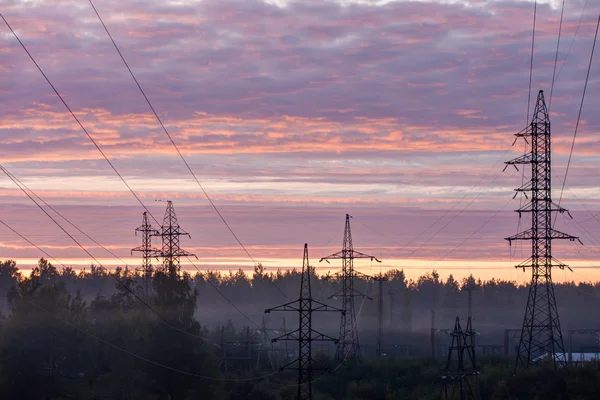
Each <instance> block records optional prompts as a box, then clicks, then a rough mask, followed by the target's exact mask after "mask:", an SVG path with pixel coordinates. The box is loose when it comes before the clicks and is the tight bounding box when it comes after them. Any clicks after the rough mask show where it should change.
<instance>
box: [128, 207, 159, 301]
mask: <svg viewBox="0 0 600 400" xmlns="http://www.w3.org/2000/svg"><path fill="white" fill-rule="evenodd" d="M138 232H140V233H141V234H142V245H141V246H138V247H135V248H133V249H131V253H132V254H133V252H134V251H135V252H141V253H142V274H143V276H144V294H145V295H146V296H148V295H149V294H150V286H151V285H150V283H151V281H152V257H156V256H157V255H158V254H160V250H158V249H155V248H153V247H152V236H157V235H158V234H159V233H158V231H157V230H156V229H154V228H152V225H151V224H150V220H149V219H148V213H147V212H144V214H143V217H142V225H141V226H140V227H138V228H136V229H135V234H136V236H137V233H138Z"/></svg>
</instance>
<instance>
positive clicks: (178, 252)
mask: <svg viewBox="0 0 600 400" xmlns="http://www.w3.org/2000/svg"><path fill="white" fill-rule="evenodd" d="M156 236H160V237H162V249H161V251H160V254H159V255H160V256H161V257H162V259H163V268H164V270H165V271H166V272H167V273H168V274H169V277H170V278H171V279H176V278H177V276H178V274H179V269H180V268H181V263H180V260H179V257H182V256H183V257H196V255H195V254H192V253H190V252H187V251H185V250H182V249H181V248H180V247H179V237H180V236H187V237H190V234H189V233H187V232H185V231H183V230H181V228H180V227H179V222H177V215H175V208H174V207H173V203H172V202H171V201H170V200H169V201H167V209H166V211H165V217H164V219H163V225H162V227H161V231H160V233H159V234H158V235H156ZM196 259H198V257H196Z"/></svg>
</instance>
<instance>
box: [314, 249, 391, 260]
mask: <svg viewBox="0 0 600 400" xmlns="http://www.w3.org/2000/svg"><path fill="white" fill-rule="evenodd" d="M342 258H370V259H371V261H373V260H374V261H377V262H381V260H379V259H378V258H377V257H375V256H371V255H369V254H365V253H361V252H360V251H356V250H351V251H348V250H341V251H338V252H337V253H333V254H330V255H328V256H326V257H323V258H321V259H320V260H319V262H321V261H323V260H325V261H327V260H336V259H342Z"/></svg>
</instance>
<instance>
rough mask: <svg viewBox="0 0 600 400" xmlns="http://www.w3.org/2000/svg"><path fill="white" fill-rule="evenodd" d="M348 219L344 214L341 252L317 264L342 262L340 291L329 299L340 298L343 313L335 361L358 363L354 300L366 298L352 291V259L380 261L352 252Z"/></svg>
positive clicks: (353, 275) (358, 346) (360, 355)
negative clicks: (349, 359) (344, 360)
mask: <svg viewBox="0 0 600 400" xmlns="http://www.w3.org/2000/svg"><path fill="white" fill-rule="evenodd" d="M350 218H351V216H350V215H348V214H346V225H345V227H344V243H343V246H342V251H338V252H337V253H333V254H331V255H329V256H327V257H323V258H321V259H320V260H319V262H321V261H323V260H325V261H327V262H329V261H328V260H334V259H341V260H342V273H341V280H342V290H340V291H338V292H336V293H334V294H332V295H331V296H330V297H329V298H332V297H338V296H341V297H342V311H343V313H342V318H341V321H340V335H339V341H338V345H337V348H336V351H335V358H336V359H337V360H343V359H345V358H353V359H355V360H357V361H360V360H361V359H362V353H361V349H360V343H359V341H358V325H357V323H356V314H355V311H354V298H355V297H368V296H366V295H365V294H363V293H361V292H359V291H358V290H356V289H354V278H355V277H356V276H357V273H356V272H355V271H354V259H355V258H370V259H371V261H373V260H375V261H377V262H381V261H380V260H378V259H377V258H376V257H375V256H370V255H368V254H364V253H361V252H359V251H355V250H354V247H353V246H352V232H351V231H350ZM369 299H370V298H369Z"/></svg>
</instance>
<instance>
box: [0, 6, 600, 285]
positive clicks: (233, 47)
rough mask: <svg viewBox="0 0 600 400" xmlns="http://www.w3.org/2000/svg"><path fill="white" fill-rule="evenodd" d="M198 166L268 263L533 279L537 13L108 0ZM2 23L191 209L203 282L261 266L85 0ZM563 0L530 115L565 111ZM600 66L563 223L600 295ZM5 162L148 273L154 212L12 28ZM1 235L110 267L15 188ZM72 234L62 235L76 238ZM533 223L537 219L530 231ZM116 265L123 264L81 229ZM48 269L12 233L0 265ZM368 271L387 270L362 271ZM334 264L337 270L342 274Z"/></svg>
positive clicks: (0, 150)
mask: <svg viewBox="0 0 600 400" xmlns="http://www.w3.org/2000/svg"><path fill="white" fill-rule="evenodd" d="M95 6H96V8H97V9H98V12H99V13H100V15H101V16H102V17H103V18H104V20H105V23H106V24H107V26H108V29H109V30H110V31H111V33H112V35H113V37H114V39H115V40H116V42H117V44H118V45H119V47H120V48H121V50H122V52H123V55H124V57H125V58H126V59H127V60H128V62H129V63H130V66H131V68H132V70H133V71H134V73H135V74H136V76H137V78H138V80H139V82H140V84H141V85H142V87H143V88H144V90H145V91H146V93H147V95H148V97H149V98H150V100H151V102H152V103H153V105H154V107H155V109H156V110H157V112H158V114H159V116H160V117H161V119H162V120H163V122H164V123H165V125H166V127H167V129H168V130H169V132H170V133H171V135H172V136H173V139H174V140H175V142H176V143H177V145H178V146H179V147H180V149H181V151H182V152H183V154H184V156H185V157H186V159H187V160H188V162H189V164H190V166H191V168H192V169H193V171H194V172H195V173H196V175H197V177H198V179H199V180H200V181H201V183H202V184H203V186H204V188H205V189H206V191H207V192H208V193H209V195H210V196H211V198H212V200H213V201H214V202H215V204H217V206H218V207H219V209H220V211H221V212H222V214H223V216H224V217H225V218H226V219H227V221H228V222H229V224H230V225H231V227H232V228H233V230H234V231H235V233H236V234H237V235H238V237H239V238H240V240H241V241H242V242H243V243H244V244H245V245H246V246H247V249H248V251H249V252H250V253H251V255H252V256H253V257H254V258H255V259H256V260H257V261H260V262H262V263H263V264H264V265H266V266H267V267H269V268H276V267H290V266H292V267H293V266H299V265H301V256H302V245H303V243H304V242H308V243H309V247H310V252H311V258H313V259H314V262H315V264H316V262H317V261H318V258H319V257H321V256H324V255H327V254H329V253H332V252H334V251H336V250H338V249H339V248H340V247H341V242H342V235H343V226H344V216H345V214H346V213H350V214H351V215H353V217H354V218H353V220H352V223H353V225H352V226H353V234H354V243H355V248H356V249H357V250H361V251H364V252H367V253H372V254H375V255H377V256H378V257H381V258H383V259H384V262H383V263H382V264H381V268H384V269H385V268H390V267H399V268H405V270H406V271H407V274H408V275H409V276H410V277H415V276H418V274H421V273H423V271H426V270H431V269H437V270H438V271H440V273H441V275H442V276H446V275H448V274H449V273H453V274H454V275H455V276H459V277H460V276H464V275H466V274H468V273H473V274H475V275H477V276H481V277H484V278H489V277H492V276H495V277H499V278H505V279H513V280H517V281H523V280H524V279H526V278H527V274H526V273H523V272H522V271H516V270H515V269H514V268H513V267H512V266H513V265H514V264H516V263H519V262H520V261H521V260H522V259H525V258H527V256H528V249H527V246H526V245H525V246H513V248H512V249H511V248H509V246H508V243H507V242H506V241H505V240H503V238H504V237H506V236H510V235H513V234H515V233H516V232H517V229H518V215H517V214H516V213H514V212H512V210H514V209H515V208H518V206H519V198H518V197H517V198H516V199H514V200H512V195H513V193H514V192H513V189H514V188H515V187H518V186H520V184H521V179H522V176H521V173H520V172H517V171H515V170H514V169H507V170H506V171H505V172H502V169H503V162H504V161H508V160H510V159H511V158H514V157H516V156H518V154H519V152H522V151H523V143H522V142H518V143H517V145H515V147H511V145H512V143H513V139H514V136H513V134H514V133H516V132H517V131H519V130H521V129H522V128H523V127H524V126H525V125H526V121H527V111H528V107H527V100H528V95H529V91H528V86H529V72H530V57H531V41H532V21H533V8H534V7H533V2H531V1H523V0H514V1H504V0H494V1H479V0H464V1H461V0H455V1H437V0H430V1H413V2H411V1H367V0H363V1H359V0H355V1H350V0H345V1H343V0H319V1H313V0H302V1H293V0H290V1H285V0H269V1H263V0H199V1H188V0H180V1H154V0H152V1H149V0H143V1H133V0H118V1H117V0H97V1H96V3H95ZM0 12H1V13H2V14H3V15H4V17H5V18H6V19H7V21H8V22H9V23H10V24H11V26H12V27H13V29H15V31H16V33H17V35H18V36H19V37H20V38H21V40H22V41H23V42H24V44H25V45H26V46H27V47H28V49H29V51H30V52H31V54H32V55H33V56H34V57H35V58H36V60H37V61H38V63H39V65H40V66H41V67H42V69H43V70H44V71H45V72H46V74H47V75H48V77H49V79H50V80H51V81H52V82H53V84H54V85H55V86H56V88H57V90H58V91H59V92H60V93H61V94H62V95H63V96H64V98H65V100H66V101H67V103H68V104H69V106H70V107H71V108H72V109H73V110H74V112H75V113H76V115H77V117H78V118H79V119H80V120H81V122H82V123H83V125H84V126H85V127H86V129H87V130H88V131H89V133H90V135H92V137H93V138H94V139H95V140H96V141H97V143H98V144H99V145H100V147H101V148H102V150H103V151H104V152H105V153H106V155H107V156H108V157H109V159H110V160H111V161H112V162H113V163H114V165H115V167H116V168H117V169H118V171H119V172H120V173H121V174H122V175H123V177H124V178H125V179H126V180H127V182H128V183H129V184H130V186H131V188H132V189H133V190H134V191H135V192H136V194H137V195H138V196H139V197H140V199H141V200H142V201H143V202H144V203H145V204H146V206H147V207H148V208H149V209H150V210H151V211H152V213H153V214H154V215H155V217H156V218H157V219H158V220H162V214H163V213H164V208H165V203H164V202H159V201H157V200H163V201H164V200H173V202H174V204H175V207H176V210H177V213H178V216H179V220H180V224H181V226H182V228H183V229H185V230H187V231H188V232H190V234H191V239H182V246H183V247H185V248H186V249H188V250H190V251H193V252H194V253H196V254H197V255H198V257H199V259H200V260H199V262H198V266H200V267H201V268H203V269H204V268H223V269H229V268H237V267H238V266H241V267H251V266H252V262H251V261H250V260H249V259H248V257H247V256H246V254H245V253H244V251H243V250H242V249H241V248H240V247H239V245H238V244H237V242H236V241H235V239H234V238H233V236H232V235H231V234H230V233H229V231H228V230H227V228H226V227H225V226H224V224H223V223H222V222H221V221H220V219H219V218H218V216H217V215H216V213H215V211H214V210H213V209H212V207H211V206H210V204H209V203H208V201H207V200H206V198H205V197H204V194H203V193H202V191H201V190H200V188H199V187H198V185H197V184H196V182H195V181H194V180H193V178H192V176H191V175H190V174H189V171H188V170H187V169H186V167H185V165H184V164H183V162H182V161H181V159H180V158H179V157H178V156H177V153H176V151H175V149H174V148H173V146H172V145H171V143H170V142H169V139H168V138H167V136H166V135H165V133H164V132H163V131H162V129H161V128H160V125H159V124H158V122H157V121H156V119H155V118H154V115H153V114H152V113H151V110H150V109H149V107H148V105H147V104H146V102H145V100H144V98H143V97H142V95H141V94H140V92H139V91H138V89H137V87H136V86H135V83H134V81H133V80H132V78H131V76H130V75H129V73H128V71H127V69H126V68H125V66H124V65H123V63H122V61H121V59H120V58H119V56H118V54H117V52H116V51H115V49H114V47H113V46H112V44H111V42H110V39H109V38H108V36H107V35H106V32H105V31H104V30H103V28H102V25H101V24H100V22H99V20H98V19H97V17H96V15H95V14H94V11H93V9H92V7H91V5H90V4H89V2H88V1H86V0H77V1H62V0H52V1H50V0H21V1H15V0H2V1H1V2H0ZM560 13H561V2H560V1H559V0H551V1H545V0H540V1H539V2H538V4H537V21H536V32H535V52H534V59H533V77H532V92H531V101H530V104H531V110H532V109H533V102H534V100H535V97H536V95H537V91H538V90H540V89H543V90H544V91H545V95H546V100H547V102H548V103H550V92H551V81H552V75H553V70H554V65H555V63H554V61H555V56H556V46H557V34H558V25H559V20H560ZM599 13H600V4H598V3H597V2H594V1H592V2H588V1H585V0H568V1H567V2H566V5H565V10H564V21H563V26H562V36H561V41H560V48H559V51H558V63H557V67H556V79H555V85H554V87H553V89H552V97H551V119H552V124H553V125H552V127H553V130H552V135H553V167H554V169H553V172H554V173H553V188H554V191H553V192H554V198H555V200H558V197H559V196H560V192H561V190H560V189H561V184H562V180H563V178H564V174H565V167H566V163H567V157H568V154H569V150H570V147H571V141H572V138H573V132H574V127H575V122H576V119H577V112H578V110H579V104H580V102H581V95H582V91H583V86H584V81H585V76H586V72H587V67H588V63H589V59H590V52H591V48H592V43H593V38H594V32H595V28H596V21H597V18H598V14H599ZM599 72H600V63H599V62H598V61H597V60H595V61H594V63H593V64H592V68H591V72H590V80H589V83H588V90H587V94H586V99H585V105H584V109H583V112H582V117H581V122H580V126H579V132H578V134H577V141H576V143H575V147H574V152H573V158H572V161H571V167H570V170H569V174H568V179H567V182H566V187H565V190H564V194H563V200H562V204H563V205H564V206H565V207H567V208H569V209H570V210H571V211H572V215H573V218H574V219H573V220H569V219H568V218H563V217H562V216H561V217H560V218H559V219H558V221H557V225H556V227H557V228H558V229H560V230H563V231H566V232H568V233H571V234H574V235H578V236H581V237H582V240H583V242H584V243H585V245H584V246H575V245H574V244H572V243H556V245H555V246H554V248H555V251H554V255H555V256H556V257H557V258H559V259H561V260H562V261H564V262H566V263H568V264H570V265H572V266H574V267H576V268H575V272H573V273H571V272H562V271H561V272H560V273H557V274H556V280H564V279H569V280H571V279H572V280H576V281H578V280H587V279H594V280H595V279H598V278H599V277H600V274H597V273H596V270H595V268H594V267H595V266H596V265H599V263H598V260H600V256H599V254H600V247H598V246H597V245H599V244H600V240H599V239H596V238H600V225H599V223H600V222H599V221H600V215H596V213H598V212H599V211H600V189H599V186H598V173H597V168H598V165H599V164H600V156H599V155H600V152H599V151H600V141H599V137H598V135H597V132H598V130H599V128H600V115H599V114H598V113H597V112H595V110H597V108H598V106H599V105H600V91H599V90H598V88H599V83H600V75H599ZM0 94H1V96H0V160H1V163H2V165H3V166H4V167H6V168H7V169H8V170H9V171H11V172H12V173H13V174H14V175H15V176H17V177H18V178H19V179H21V180H22V181H23V182H24V183H25V184H26V185H28V186H29V187H30V188H31V189H33V190H34V191H36V192H37V193H38V194H39V195H40V196H41V197H43V198H44V199H45V200H46V201H47V202H48V203H50V204H51V205H53V206H55V207H56V208H57V209H58V210H59V211H60V212H62V213H63V214H64V215H65V216H66V217H67V218H68V219H69V220H70V221H71V222H73V223H75V224H76V225H77V226H78V227H80V228H81V229H82V230H84V231H85V232H86V233H88V234H89V235H91V236H92V237H93V238H95V239H96V240H97V241H98V242H99V243H101V244H102V245H104V246H105V247H107V248H109V249H110V250H111V251H113V252H114V253H116V254H117V255H118V256H120V257H121V258H122V259H124V260H125V261H127V262H128V263H131V265H136V264H138V263H139V260H138V259H137V258H135V257H130V252H129V249H130V248H132V247H135V246H137V245H139V244H140V242H139V241H140V238H139V237H136V236H135V235H134V229H135V228H136V227H137V226H138V225H140V223H141V214H142V212H143V209H142V207H141V206H140V205H139V203H138V202H137V201H136V200H135V198H134V197H133V196H132V194H131V193H130V192H129V191H128V190H127V187H126V186H125V185H124V184H123V182H122V181H120V180H119V178H118V177H117V176H116V175H115V173H114V171H113V170H112V169H111V168H110V166H109V165H108V163H107V162H106V161H105V160H104V159H103V158H102V155H101V154H100V153H99V152H98V151H97V149H96V148H95V147H94V145H93V144H92V143H91V142H90V140H89V139H88V138H87V137H86V135H85V134H84V132H83V131H82V130H81V129H80V127H79V126H78V125H77V124H76V122H75V121H74V120H73V118H72V117H71V116H70V115H69V114H68V112H67V111H66V109H65V107H64V106H63V105H62V103H61V102H60V100H59V99H58V98H57V97H56V95H55V94H54V92H53V91H52V89H51V88H50V87H49V85H48V84H47V82H46V81H45V80H44V78H43V77H42V76H41V74H40V73H39V71H38V70H37V69H36V67H35V65H34V64H33V63H32V62H31V60H30V59H29V58H28V56H27V54H26V53H25V52H24V51H23V49H22V48H21V47H20V45H19V44H18V42H17V41H16V39H15V38H14V36H12V34H11V33H10V31H9V29H8V27H7V26H6V25H5V24H4V23H0ZM0 219H1V220H2V221H3V222H5V223H6V224H8V225H10V226H11V227H12V228H14V229H16V230H17V231H18V232H19V233H21V234H22V235H24V236H26V237H27V238H28V239H30V240H31V241H32V242H34V243H35V244H37V245H38V246H40V247H41V248H43V249H44V250H45V251H47V252H48V253H50V254H51V255H52V256H54V257H55V258H57V259H59V260H60V261H61V262H63V263H65V264H67V265H75V266H85V265H89V264H90V263H91V259H90V258H89V257H88V256H87V255H86V254H85V253H83V252H82V251H81V250H80V249H79V248H78V247H77V246H76V245H75V244H74V243H73V242H71V241H70V240H69V239H68V238H67V237H66V236H65V235H64V233H62V232H61V231H60V229H59V228H57V227H56V226H55V225H54V224H53V223H52V221H50V220H49V219H48V218H47V217H46V216H45V215H44V214H43V213H42V212H41V211H40V210H39V209H37V207H35V205H33V204H32V203H31V201H30V200H29V199H28V198H27V197H25V196H24V195H23V193H22V192H21V191H20V190H19V189H18V188H17V187H16V186H15V185H14V184H13V183H12V182H11V181H10V180H9V179H8V178H7V177H6V176H4V175H3V176H1V177H0ZM63 222H64V221H63ZM528 224H530V220H529V219H526V218H525V216H524V217H523V219H522V221H521V228H523V227H527V225H528ZM65 227H66V228H67V229H68V230H69V231H71V232H73V233H74V234H75V236H76V237H77V238H79V239H81V241H82V243H83V244H84V245H85V246H86V248H88V249H89V251H90V252H91V253H92V254H93V255H94V256H95V257H97V258H98V259H99V260H101V261H102V262H103V263H105V265H107V266H113V265H119V264H122V262H121V261H120V260H117V259H115V258H112V257H111V256H110V255H108V254H107V253H106V252H105V251H104V250H103V249H101V248H99V247H98V246H96V245H94V244H93V243H91V242H90V241H89V240H88V239H86V238H84V237H83V236H82V235H81V234H79V233H77V232H76V231H75V230H74V229H73V228H72V227H69V226H68V225H65ZM40 256H41V254H40V252H39V251H38V250H37V249H35V248H33V247H32V246H30V245H29V244H28V243H27V242H25V241H23V240H21V239H20V238H19V237H18V236H16V235H15V234H14V233H13V232H11V231H10V230H9V229H7V228H6V227H5V226H1V225H0V259H7V258H13V259H17V260H19V262H20V264H21V265H23V266H25V265H29V264H31V263H32V262H34V260H35V259H36V258H39V257H40ZM359 265H360V267H361V268H362V270H363V271H365V272H369V271H375V270H377V269H379V267H380V265H374V264H373V265H372V264H371V263H370V262H362V263H360V264H359ZM324 268H331V269H332V270H335V269H336V268H337V265H331V266H329V265H328V266H327V267H324Z"/></svg>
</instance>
